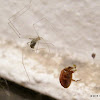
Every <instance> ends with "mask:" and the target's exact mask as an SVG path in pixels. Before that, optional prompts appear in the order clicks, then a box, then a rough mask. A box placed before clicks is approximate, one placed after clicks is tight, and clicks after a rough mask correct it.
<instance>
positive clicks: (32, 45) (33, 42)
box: [8, 0, 54, 81]
mask: <svg viewBox="0 0 100 100" xmlns="http://www.w3.org/2000/svg"><path fill="white" fill-rule="evenodd" d="M31 1H32V0H31ZM31 1H30V3H29V5H28V8H27V9H26V10H25V11H24V12H22V10H24V9H25V7H24V8H23V9H22V10H20V11H19V12H17V13H16V14H15V15H13V16H12V17H10V18H9V19H8V20H9V23H8V24H9V26H10V27H11V28H12V29H13V31H14V32H15V33H16V34H17V36H18V37H19V38H20V35H21V34H20V32H19V31H18V30H17V28H16V27H15V26H14V24H13V23H12V21H13V20H14V19H17V18H18V17H19V16H21V15H22V14H23V13H25V12H26V11H27V10H28V9H29V8H30V5H31ZM20 12H22V13H20ZM43 19H46V18H42V19H41V20H43ZM41 20H39V21H41ZM46 20H47V19H46ZM39 21H38V22H39ZM47 21H48V20H47ZM38 22H36V23H38ZM48 22H49V21H48ZM36 23H34V24H33V27H34V30H35V32H36V34H37V37H33V38H29V39H30V40H31V41H30V42H28V43H27V44H28V45H29V47H30V48H31V49H32V50H33V51H35V46H36V44H38V45H39V41H40V40H43V41H44V42H43V43H41V44H46V45H47V47H48V50H49V52H50V49H49V45H50V44H51V45H53V44H52V43H46V41H45V40H44V39H43V38H42V37H40V36H39V35H38V33H37V31H36V29H35V24H36ZM53 46H54V45H53ZM40 49H45V48H40ZM40 49H38V46H37V49H36V51H37V50H40ZM22 64H23V66H24V70H25V72H26V75H27V77H28V79H29V81H30V78H29V75H28V73H27V70H26V68H25V65H24V60H23V51H22Z"/></svg>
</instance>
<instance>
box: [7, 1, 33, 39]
mask: <svg viewBox="0 0 100 100" xmlns="http://www.w3.org/2000/svg"><path fill="white" fill-rule="evenodd" d="M31 2H32V0H30V2H29V4H28V5H26V6H25V7H24V8H22V9H21V10H20V11H18V12H17V13H16V14H14V15H13V16H11V17H10V18H9V19H8V20H9V23H8V24H9V26H10V27H11V28H12V29H13V31H14V32H15V33H16V35H17V36H18V37H19V38H20V35H21V34H20V32H19V31H18V30H17V28H15V26H14V25H13V23H12V21H13V20H14V19H16V18H18V17H19V16H21V15H22V14H23V13H25V12H26V11H27V10H28V9H30V6H31ZM25 8H26V9H25Z"/></svg>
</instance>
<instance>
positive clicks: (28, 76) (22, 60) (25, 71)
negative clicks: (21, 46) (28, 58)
mask: <svg viewBox="0 0 100 100" xmlns="http://www.w3.org/2000/svg"><path fill="white" fill-rule="evenodd" d="M22 64H23V66H24V70H25V72H26V75H27V77H28V79H29V81H30V78H29V75H28V73H27V70H26V67H25V65H24V59H23V50H22Z"/></svg>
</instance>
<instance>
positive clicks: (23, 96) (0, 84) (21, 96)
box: [0, 78, 56, 100]
mask: <svg viewBox="0 0 100 100" xmlns="http://www.w3.org/2000/svg"><path fill="white" fill-rule="evenodd" d="M6 82H7V83H8V85H7V84H6ZM0 100H56V99H53V98H51V97H49V96H46V95H43V94H40V93H38V92H35V91H32V90H29V89H27V88H24V87H21V86H19V85H17V84H15V83H13V82H10V81H7V80H5V79H2V78H1V79H0Z"/></svg>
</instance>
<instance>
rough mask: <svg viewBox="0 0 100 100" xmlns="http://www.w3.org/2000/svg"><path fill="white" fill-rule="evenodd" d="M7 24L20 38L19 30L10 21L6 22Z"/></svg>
mask: <svg viewBox="0 0 100 100" xmlns="http://www.w3.org/2000/svg"><path fill="white" fill-rule="evenodd" d="M8 24H9V26H10V27H11V28H12V29H13V31H14V32H15V33H16V35H17V36H18V37H19V38H20V35H21V34H20V32H19V31H18V30H17V29H16V28H15V26H14V25H13V24H12V23H11V22H9V23H8Z"/></svg>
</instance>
